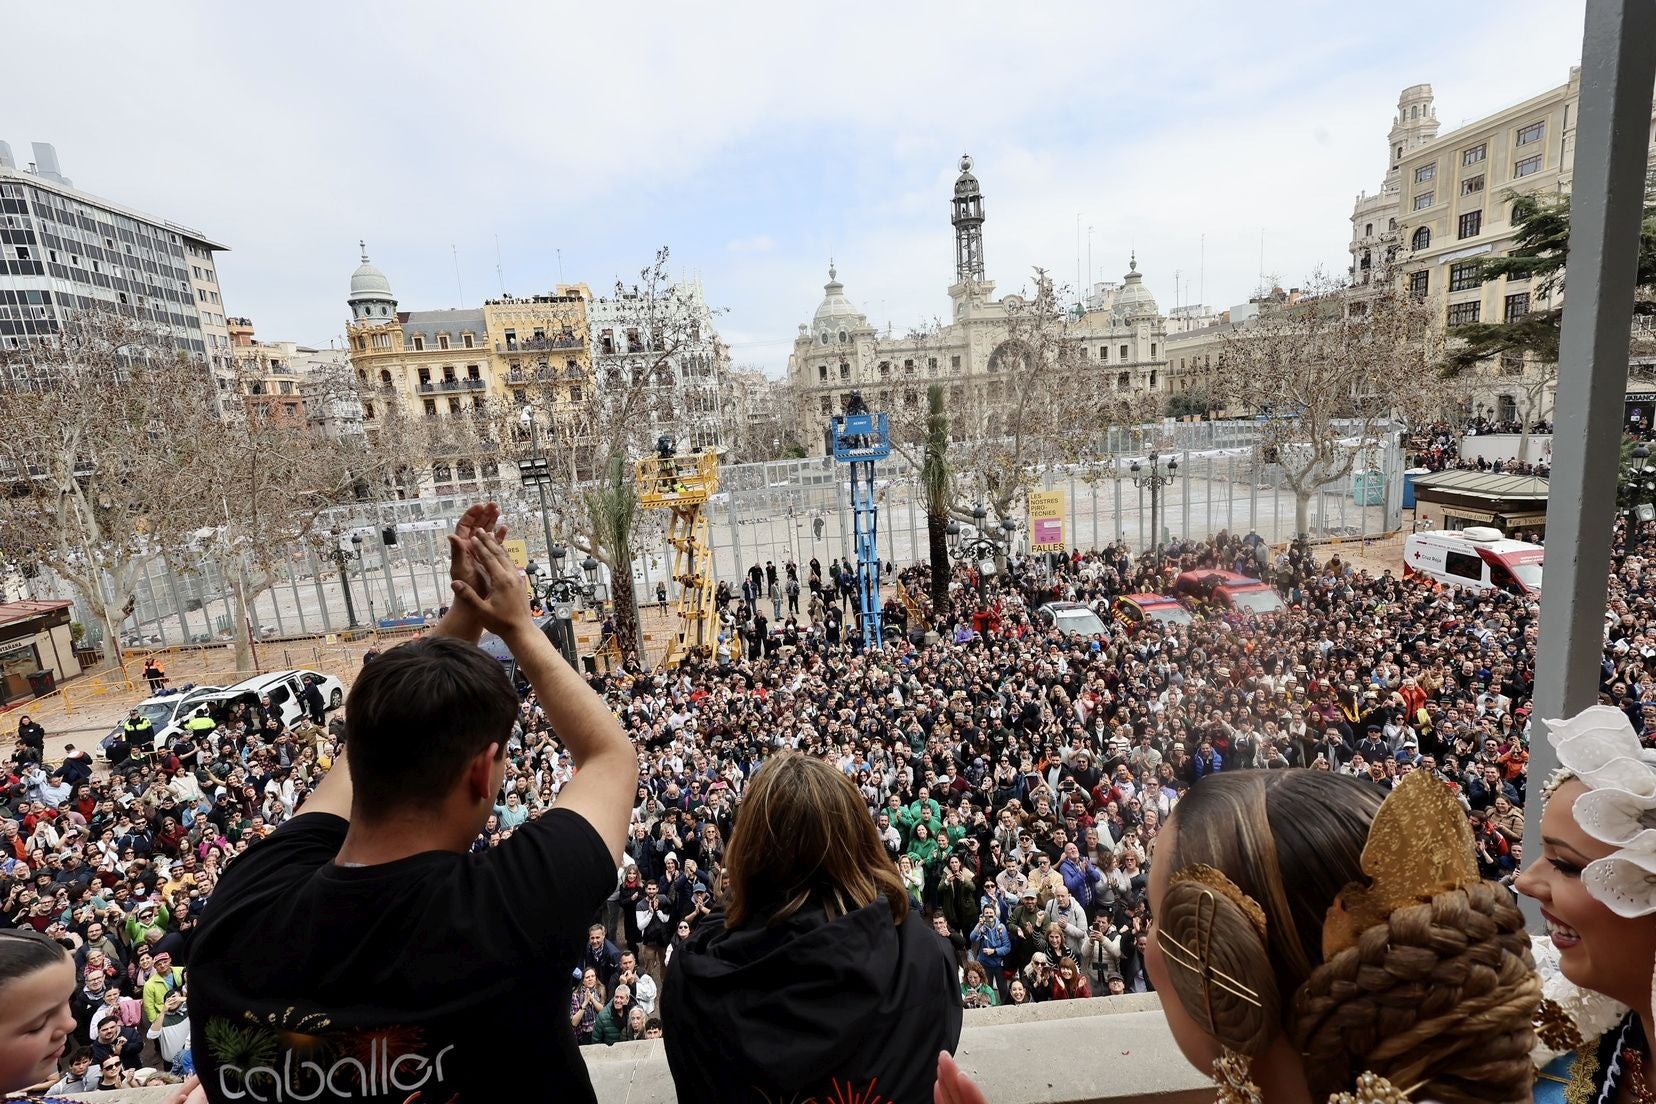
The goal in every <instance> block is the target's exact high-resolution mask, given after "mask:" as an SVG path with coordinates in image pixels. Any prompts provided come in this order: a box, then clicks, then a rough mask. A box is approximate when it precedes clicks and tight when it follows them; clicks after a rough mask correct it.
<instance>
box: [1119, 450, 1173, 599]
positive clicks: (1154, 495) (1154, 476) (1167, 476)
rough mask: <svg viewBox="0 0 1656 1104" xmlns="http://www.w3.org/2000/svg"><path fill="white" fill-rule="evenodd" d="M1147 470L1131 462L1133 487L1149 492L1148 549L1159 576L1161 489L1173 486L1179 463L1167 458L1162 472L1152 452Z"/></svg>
mask: <svg viewBox="0 0 1656 1104" xmlns="http://www.w3.org/2000/svg"><path fill="white" fill-rule="evenodd" d="M1149 461H1150V465H1149V469H1148V470H1146V469H1145V467H1144V466H1143V465H1141V464H1140V463H1139V462H1138V461H1137V460H1134V461H1133V464H1132V467H1130V468H1129V469H1128V470H1129V471H1131V472H1132V477H1133V486H1135V487H1137V488H1138V489H1139V490H1141V491H1142V490H1144V489H1146V488H1149V490H1150V548H1151V552H1152V555H1153V556H1154V557H1155V564H1156V573H1157V574H1158V575H1159V574H1161V563H1162V551H1161V491H1162V488H1163V487H1168V486H1171V485H1172V484H1173V480H1174V479H1176V478H1178V471H1179V461H1178V460H1177V459H1175V458H1173V457H1171V456H1170V457H1168V458H1167V470H1166V471H1165V472H1163V471H1162V470H1161V469H1160V468H1159V467H1158V466H1157V465H1158V464H1160V462H1161V454H1160V453H1157V452H1155V451H1152V452H1151V453H1150V456H1149Z"/></svg>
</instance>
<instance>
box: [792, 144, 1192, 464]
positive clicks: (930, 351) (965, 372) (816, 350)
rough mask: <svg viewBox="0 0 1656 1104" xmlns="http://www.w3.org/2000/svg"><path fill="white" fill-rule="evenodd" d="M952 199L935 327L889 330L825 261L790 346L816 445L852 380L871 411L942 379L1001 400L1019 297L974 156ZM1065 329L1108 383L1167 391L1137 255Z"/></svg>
mask: <svg viewBox="0 0 1656 1104" xmlns="http://www.w3.org/2000/svg"><path fill="white" fill-rule="evenodd" d="M952 210H953V217H952V219H951V221H952V223H953V225H954V228H955V282H954V283H953V285H951V286H950V287H949V289H948V294H949V300H950V309H949V321H948V322H947V323H946V324H944V325H943V326H942V328H941V329H940V330H939V331H937V332H936V333H927V334H909V335H906V336H891V335H890V334H889V332H888V333H887V334H882V333H881V332H880V331H879V330H878V329H877V328H876V327H875V326H874V325H873V324H872V323H870V322H869V320H868V317H867V316H866V315H864V314H863V313H862V312H861V311H859V310H858V309H857V308H856V306H855V305H854V304H853V303H852V301H851V300H850V298H849V297H848V296H847V295H846V290H845V285H844V284H843V283H841V282H840V279H839V272H838V269H837V268H836V267H835V266H834V265H833V264H831V263H830V265H829V268H828V282H827V283H826V284H824V285H823V289H822V291H823V295H822V301H821V302H820V303H819V304H818V305H817V309H816V312H815V313H814V314H813V315H812V316H811V320H810V321H809V322H802V323H800V326H799V335H798V336H797V337H796V338H795V339H794V348H793V352H792V353H791V354H790V355H789V357H788V381H789V383H790V384H791V385H792V390H793V393H794V396H795V409H794V412H793V424H792V426H791V427H790V428H791V430H792V433H793V436H794V438H795V439H796V440H798V441H799V442H801V443H802V444H803V445H804V446H805V448H806V449H807V451H808V452H809V453H810V454H811V455H822V454H824V453H825V452H826V449H827V446H826V441H825V436H824V430H825V427H826V426H827V424H828V419H829V417H830V416H831V415H833V414H837V413H839V412H840V411H842V410H843V409H844V408H845V404H846V402H847V400H848V399H849V398H850V396H851V393H852V392H854V391H855V392H861V393H862V395H863V397H864V399H865V400H867V402H868V405H869V407H870V408H871V409H872V410H875V411H881V410H885V411H893V412H895V411H901V410H918V409H920V408H922V407H923V406H924V404H925V395H926V389H927V388H928V387H929V386H930V385H931V384H934V383H936V384H941V385H942V386H943V387H944V389H945V404H946V406H948V407H951V408H954V409H960V408H962V407H963V406H964V405H965V404H968V403H972V404H982V405H983V406H984V407H986V408H987V409H990V410H992V409H993V408H994V404H995V402H996V401H997V398H998V396H999V395H1000V393H1001V388H1002V386H1003V380H1002V379H1001V378H1000V376H999V374H998V368H999V363H998V362H999V359H1000V357H1002V356H1005V355H1009V351H1008V350H1007V348H1006V346H1005V343H1006V337H1007V309H1008V307H1009V306H1013V307H1016V306H1019V305H1021V304H1022V300H1021V299H1020V298H1019V297H1018V296H1015V295H1014V296H1004V297H1001V298H996V297H995V294H994V293H995V284H994V282H993V281H991V280H989V279H987V278H986V277H985V275H984V271H985V270H984V243H983V222H984V210H983V194H982V191H981V189H980V188H979V185H978V181H977V177H976V176H974V175H973V174H972V159H971V158H970V157H963V158H961V162H960V176H959V177H958V178H957V179H956V181H955V186H954V196H953V200H952ZM1069 332H1070V334H1071V335H1072V336H1073V337H1074V338H1075V339H1076V340H1077V341H1078V342H1079V343H1080V344H1081V345H1082V346H1083V348H1084V350H1085V353H1086V356H1087V358H1088V359H1089V360H1090V361H1092V362H1094V363H1096V364H1097V366H1098V380H1099V385H1100V386H1101V387H1109V388H1111V389H1115V390H1120V391H1149V392H1158V393H1165V392H1166V391H1167V379H1166V371H1165V369H1166V367H1167V353H1166V348H1165V346H1166V342H1167V325H1166V319H1165V318H1164V317H1163V316H1162V313H1161V310H1160V308H1159V307H1158V306H1157V305H1156V299H1155V296H1154V295H1152V294H1151V292H1150V289H1149V288H1147V287H1145V286H1144V277H1143V274H1142V273H1140V272H1139V271H1138V259H1137V258H1136V257H1134V258H1132V260H1131V262H1130V264H1129V266H1128V271H1127V274H1126V275H1125V276H1123V277H1122V280H1121V282H1120V283H1119V284H1118V283H1113V282H1106V283H1099V284H1097V285H1095V286H1094V288H1093V290H1092V292H1091V293H1090V294H1089V295H1088V298H1087V303H1086V309H1085V311H1084V312H1083V313H1082V314H1081V315H1080V316H1079V317H1078V318H1077V319H1075V320H1074V322H1073V324H1072V325H1071V327H1070V331H1069Z"/></svg>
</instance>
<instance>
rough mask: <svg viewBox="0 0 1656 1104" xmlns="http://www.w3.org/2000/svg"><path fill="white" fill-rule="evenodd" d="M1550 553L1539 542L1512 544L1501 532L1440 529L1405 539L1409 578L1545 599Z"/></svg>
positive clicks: (1405, 573)
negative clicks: (1543, 564)
mask: <svg viewBox="0 0 1656 1104" xmlns="http://www.w3.org/2000/svg"><path fill="white" fill-rule="evenodd" d="M1544 554H1545V549H1543V548H1542V547H1541V546H1540V545H1539V544H1527V543H1525V542H1524V541H1516V540H1508V539H1507V538H1506V536H1505V535H1504V534H1503V533H1502V532H1501V531H1500V530H1499V529H1491V528H1488V527H1486V526H1474V527H1472V528H1470V529H1459V530H1454V529H1439V530H1434V531H1432V532H1428V533H1411V534H1410V535H1409V536H1408V538H1407V539H1406V540H1404V542H1403V574H1404V575H1420V576H1423V577H1425V578H1428V579H1431V580H1432V581H1433V582H1438V583H1442V584H1443V585H1444V586H1454V587H1462V588H1464V589H1467V590H1476V591H1484V590H1504V591H1507V592H1509V593H1511V594H1522V595H1525V596H1528V597H1531V598H1539V597H1541V561H1542V557H1543V556H1544Z"/></svg>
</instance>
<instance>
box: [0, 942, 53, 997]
mask: <svg viewBox="0 0 1656 1104" xmlns="http://www.w3.org/2000/svg"><path fill="white" fill-rule="evenodd" d="M68 957H69V952H68V951H67V950H65V949H64V947H63V944H61V943H58V942H57V941H55V940H53V939H49V938H48V937H46V936H44V935H42V934H40V933H39V932H37V931H32V930H25V929H16V930H13V929H7V930H5V931H0V993H3V992H4V991H5V988H6V986H8V985H10V984H11V983H12V982H14V981H19V980H21V979H22V978H25V977H28V976H29V975H30V974H32V973H34V972H35V971H36V970H44V969H46V967H48V966H56V965H57V964H58V963H59V962H62V961H64V960H65V959H67V958H68Z"/></svg>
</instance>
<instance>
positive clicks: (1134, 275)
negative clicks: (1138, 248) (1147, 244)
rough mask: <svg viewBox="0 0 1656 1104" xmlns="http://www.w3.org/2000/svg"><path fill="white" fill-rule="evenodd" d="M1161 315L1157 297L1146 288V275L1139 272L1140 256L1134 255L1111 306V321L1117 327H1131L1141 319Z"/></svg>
mask: <svg viewBox="0 0 1656 1104" xmlns="http://www.w3.org/2000/svg"><path fill="white" fill-rule="evenodd" d="M1159 314H1161V308H1160V307H1159V306H1157V305H1156V297H1155V296H1154V295H1152V294H1150V289H1149V288H1147V287H1145V286H1144V274H1143V273H1142V272H1140V271H1139V270H1138V254H1137V253H1134V254H1133V257H1132V260H1131V261H1130V262H1129V263H1128V266H1127V275H1125V276H1123V277H1122V278H1121V290H1120V291H1118V292H1116V296H1115V302H1114V303H1112V304H1111V305H1110V321H1111V323H1112V324H1114V325H1117V326H1125V325H1131V324H1132V323H1133V322H1136V321H1138V320H1139V319H1140V318H1154V317H1156V316H1157V315H1159Z"/></svg>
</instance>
